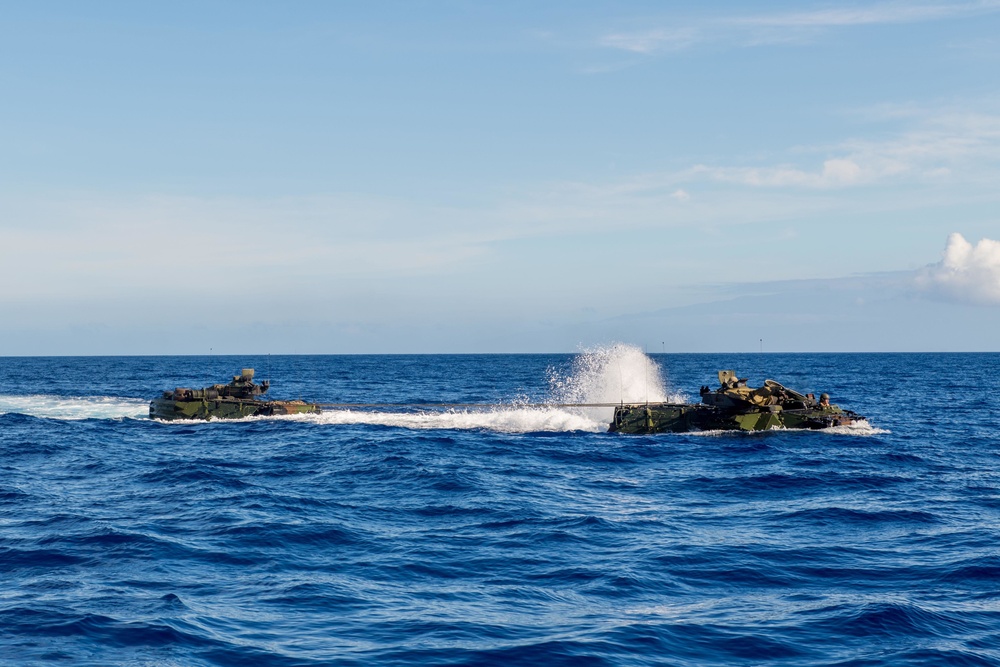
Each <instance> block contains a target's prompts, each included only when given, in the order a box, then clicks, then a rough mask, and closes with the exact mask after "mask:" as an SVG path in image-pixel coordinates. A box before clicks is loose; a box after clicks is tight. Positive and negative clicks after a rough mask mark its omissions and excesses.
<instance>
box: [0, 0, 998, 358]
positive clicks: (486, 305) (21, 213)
mask: <svg viewBox="0 0 1000 667" xmlns="http://www.w3.org/2000/svg"><path fill="white" fill-rule="evenodd" d="M539 5H542V3H516V2H512V3H495V5H489V4H487V3H471V2H470V3H442V2H433V3H421V2H400V3H390V2H383V3H354V4H348V3H327V2H298V3H284V4H279V3H247V2H240V3H235V2H234V3H223V2H199V3H183V2H175V3H163V4H160V5H157V6H148V5H147V4H146V3H126V2H121V3H113V2H103V3H101V2H98V3H71V2H65V3H58V2H40V3H9V4H8V6H6V7H5V11H4V18H3V21H2V23H0V90H2V91H3V104H0V284H2V285H3V287H4V289H3V290H2V293H0V356H2V355H4V354H15V355H18V354H179V353H183V354H188V353H190V354H202V353H208V352H209V351H211V352H214V353H239V354H243V353H276V354H277V353H340V352H344V353H351V352H387V353H391V352H531V351H539V352H543V351H572V350H575V349H578V348H579V347H580V346H586V345H592V344H599V343H604V342H609V341H626V342H632V343H636V344H638V345H641V346H644V347H646V348H647V349H649V350H650V351H654V350H657V351H658V350H660V349H665V350H667V351H678V352H686V351H749V350H756V349H759V346H760V339H764V341H765V343H764V347H765V349H767V350H771V351H852V350H856V351H882V350H906V351H909V350H927V351H937V350H956V351H958V350H1000V336H998V334H997V331H998V330H1000V244H998V243H997V242H996V241H995V239H998V238H1000V187H998V183H1000V77H998V76H997V72H1000V37H998V35H1000V2H989V1H985V2H975V1H973V2H947V3H946V2H936V3H935V2H906V3H903V2H873V3H872V2H870V3H864V2H858V3H808V2H795V3H791V2H784V3H781V2H774V3H768V2H759V3H723V2H720V3H712V4H710V5H707V6H706V4H705V3H693V2H692V3H683V2H675V3H659V2H657V3H653V2H648V3H642V2H614V3H596V2H589V3H587V2H573V3H548V4H545V5H542V6H539Z"/></svg>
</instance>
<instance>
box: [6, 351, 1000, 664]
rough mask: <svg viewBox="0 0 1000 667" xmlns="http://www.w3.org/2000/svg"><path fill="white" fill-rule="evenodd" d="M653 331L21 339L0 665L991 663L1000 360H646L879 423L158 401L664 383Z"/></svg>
mask: <svg viewBox="0 0 1000 667" xmlns="http://www.w3.org/2000/svg"><path fill="white" fill-rule="evenodd" d="M636 354H637V352H636V351H635V350H631V351H628V350H626V351H625V352H622V351H621V350H618V351H617V352H616V351H611V352H608V351H605V352H604V353H603V356H602V355H597V356H596V357H593V358H583V359H576V361H575V365H574V358H573V357H572V356H569V355H566V356H560V355H554V356H533V355H512V356H489V355H484V356H359V357H341V356H317V357H309V356H296V357H273V358H270V359H268V358H266V357H258V358H254V357H210V358H209V357H205V358H196V357H144V358H2V359H0V574H2V584H0V663H2V664H11V665H15V664H31V665H36V664H40V665H45V664H80V665H248V664H253V665H282V666H291V665H369V664H372V665H417V664H419V665H423V664H443V665H489V664H497V665H501V664H502V665H508V664H517V665H534V664H541V665H547V666H552V665H760V664H768V665H945V664H947V665H953V664H954V665H995V664H998V663H1000V543H998V534H1000V437H998V433H1000V423H998V418H1000V355H997V354H979V355H976V354H968V355H965V354H947V355H935V354H923V355H920V354H917V355H908V354H907V355H894V354H877V355H867V354H832V355H808V354H802V355H781V354H765V355H745V356H741V355H651V356H652V357H653V359H654V361H655V362H656V364H657V365H658V366H659V368H660V369H661V370H662V372H663V375H664V376H665V381H666V390H667V392H668V393H669V392H670V391H680V392H683V393H686V394H687V395H688V396H689V397H694V396H696V395H697V390H698V387H700V386H701V385H702V384H712V383H714V378H715V371H716V370H717V369H720V368H734V369H737V370H738V371H739V372H740V374H741V375H743V376H747V377H749V378H750V379H751V383H752V384H757V383H760V382H761V381H762V380H763V379H764V378H765V377H769V378H774V379H777V380H779V381H781V382H783V383H784V384H786V385H787V386H789V387H793V388H796V389H800V390H805V391H813V392H816V393H818V392H821V391H826V392H829V393H830V394H831V395H832V397H833V400H834V402H836V403H839V404H841V405H842V406H844V407H847V408H850V409H853V410H855V411H857V412H860V413H862V414H865V415H867V416H868V418H869V424H870V427H866V428H860V429H856V430H853V431H852V430H849V429H845V430H842V431H838V432H834V433H827V432H797V431H786V432H769V433H764V434H709V435H704V434H680V435H659V436H625V435H617V434H608V433H602V432H599V430H600V429H601V428H603V424H602V422H601V420H602V416H601V415H600V414H592V413H579V414H573V413H568V412H566V411H561V410H524V409H519V408H501V409H498V410H495V411H491V412H487V413H445V414H440V413H436V414H431V415H425V414H421V413H419V412H415V411H412V410H397V411H395V412H392V413H390V414H362V413H356V412H337V413H329V414H325V415H321V416H319V417H309V418H298V419H289V418H276V419H250V420H243V421H235V422H211V423H195V424H191V423H160V422H155V421H150V420H148V419H145V418H143V417H142V415H143V414H144V413H145V412H146V403H147V402H148V399H149V398H150V397H152V396H153V395H155V394H156V393H158V392H159V391H161V390H162V389H166V388H173V387H174V386H178V385H181V386H195V387H198V386H204V385H206V384H211V383H213V382H219V381H224V380H226V379H227V378H228V376H230V375H232V374H233V373H235V372H238V369H239V368H240V367H242V366H254V367H256V368H257V369H258V377H263V376H266V375H270V377H271V378H272V387H273V388H272V394H274V395H275V397H276V398H307V399H313V400H319V401H328V402H340V401H363V402H366V401H380V402H383V401H384V402H411V401H442V402H445V401H477V402H479V401H482V402H502V403H510V402H512V401H516V400H524V399H527V400H540V399H546V398H560V397H567V396H569V397H577V398H579V397H591V398H603V397H606V396H607V394H608V392H611V393H612V394H614V393H615V392H616V391H617V392H619V393H622V392H625V391H626V388H629V389H628V390H629V391H633V390H635V389H636V387H641V390H642V391H644V392H647V393H648V392H650V391H652V392H653V393H654V394H655V393H656V392H657V391H659V390H658V389H657V387H656V378H655V371H656V369H655V368H653V375H654V377H653V378H650V369H649V368H648V367H645V366H643V364H642V363H637V361H636ZM639 356H640V357H641V355H639ZM640 376H641V377H640ZM651 384H652V385H653V388H652V389H650V385H651ZM567 387H569V389H567ZM609 387H610V388H609ZM626 398H634V397H632V396H629V397H626ZM608 416H610V415H608Z"/></svg>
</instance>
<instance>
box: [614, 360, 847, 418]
mask: <svg viewBox="0 0 1000 667" xmlns="http://www.w3.org/2000/svg"><path fill="white" fill-rule="evenodd" d="M719 385H720V386H719V388H718V389H716V390H714V391H713V390H711V389H709V388H708V387H702V388H701V400H702V402H701V403H649V404H646V403H639V404H622V405H620V406H618V407H616V408H615V415H614V420H613V421H612V422H611V424H610V428H609V430H610V431H612V432H618V433H670V432H673V433H678V432H684V431H766V430H769V429H775V428H792V429H823V428H830V427H832V426H848V425H850V424H853V423H854V422H857V421H860V420H862V419H864V417H862V416H861V415H858V414H856V413H854V412H851V411H850V410H844V409H842V408H840V407H839V406H836V405H831V404H829V402H828V401H825V400H821V401H816V399H815V398H814V397H813V395H812V394H805V395H803V394H800V393H799V392H797V391H793V390H791V389H788V388H786V387H783V386H782V385H780V384H779V383H777V382H775V381H774V380H765V381H764V386H763V387H760V388H757V389H754V388H751V387H747V385H746V379H745V378H738V377H737V376H736V374H735V373H734V372H733V371H719ZM824 396H825V395H824Z"/></svg>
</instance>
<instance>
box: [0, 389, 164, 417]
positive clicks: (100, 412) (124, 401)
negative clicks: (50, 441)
mask: <svg viewBox="0 0 1000 667" xmlns="http://www.w3.org/2000/svg"><path fill="white" fill-rule="evenodd" d="M0 414H21V415H28V416H30V417H43V418H46V419H64V420H78V419H124V418H126V417H129V418H132V419H139V418H142V417H146V416H148V415H149V401H147V400H145V399H141V398H121V397H118V396H74V397H67V396H50V395H46V394H35V395H30V396H3V395H0Z"/></svg>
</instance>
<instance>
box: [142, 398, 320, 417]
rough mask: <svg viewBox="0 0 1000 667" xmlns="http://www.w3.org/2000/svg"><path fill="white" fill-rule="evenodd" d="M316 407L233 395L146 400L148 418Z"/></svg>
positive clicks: (265, 412) (299, 410)
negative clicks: (230, 396) (241, 397)
mask: <svg viewBox="0 0 1000 667" xmlns="http://www.w3.org/2000/svg"><path fill="white" fill-rule="evenodd" d="M319 412H320V407H319V406H318V405H316V404H314V403H306V402H304V401H261V400H254V399H236V398H215V399H212V398H202V399H193V400H175V399H172V398H154V399H153V400H152V401H150V403H149V416H150V418H151V419H164V420H167V421H173V420H176V419H203V420H207V419H243V418H244V417H267V416H272V415H299V414H316V413H319Z"/></svg>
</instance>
